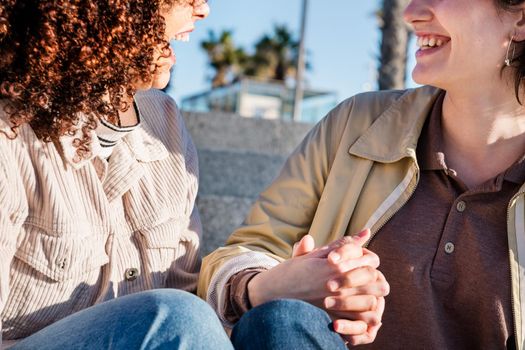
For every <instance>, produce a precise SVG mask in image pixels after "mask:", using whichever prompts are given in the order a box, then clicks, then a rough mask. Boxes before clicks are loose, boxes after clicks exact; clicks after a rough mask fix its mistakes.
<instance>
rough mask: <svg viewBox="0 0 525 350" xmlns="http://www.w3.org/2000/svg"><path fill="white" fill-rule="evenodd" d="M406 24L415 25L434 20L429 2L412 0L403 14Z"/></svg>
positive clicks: (426, 0) (427, 0)
mask: <svg viewBox="0 0 525 350" xmlns="http://www.w3.org/2000/svg"><path fill="white" fill-rule="evenodd" d="M403 18H404V20H405V22H406V23H408V24H410V25H414V24H416V23H418V22H426V21H429V20H431V19H432V10H431V6H430V1H429V0H412V1H410V3H409V4H408V5H407V7H406V8H405V11H404V12H403Z"/></svg>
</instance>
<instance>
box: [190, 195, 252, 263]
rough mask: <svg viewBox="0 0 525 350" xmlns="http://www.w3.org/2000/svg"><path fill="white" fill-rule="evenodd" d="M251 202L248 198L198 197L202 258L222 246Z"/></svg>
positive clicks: (244, 214) (239, 222)
mask: <svg viewBox="0 0 525 350" xmlns="http://www.w3.org/2000/svg"><path fill="white" fill-rule="evenodd" d="M252 202H253V201H252V200H251V199H249V198H240V197H229V196H213V195H209V196H201V195H199V197H198V199H197V207H198V208H199V214H200V216H201V221H202V227H203V232H202V240H201V255H202V256H205V255H207V254H209V253H211V252H212V251H214V250H215V249H217V248H218V247H221V246H223V245H224V243H225V242H226V239H227V238H228V237H229V236H230V234H231V233H232V232H233V230H234V229H235V228H236V227H238V226H239V225H240V224H241V223H242V221H243V220H244V218H245V217H246V215H247V214H248V211H249V209H250V207H251V205H252Z"/></svg>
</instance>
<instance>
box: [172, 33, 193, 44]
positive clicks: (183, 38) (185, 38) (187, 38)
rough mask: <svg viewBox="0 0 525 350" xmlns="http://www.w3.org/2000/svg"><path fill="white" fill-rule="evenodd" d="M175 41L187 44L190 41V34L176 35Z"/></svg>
mask: <svg viewBox="0 0 525 350" xmlns="http://www.w3.org/2000/svg"><path fill="white" fill-rule="evenodd" d="M175 40H177V41H183V42H188V41H190V34H189V33H183V34H177V35H175Z"/></svg>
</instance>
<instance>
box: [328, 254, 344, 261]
mask: <svg viewBox="0 0 525 350" xmlns="http://www.w3.org/2000/svg"><path fill="white" fill-rule="evenodd" d="M330 259H331V260H332V261H333V262H338V261H339V260H340V259H341V255H339V254H338V253H330Z"/></svg>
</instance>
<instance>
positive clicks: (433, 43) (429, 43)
mask: <svg viewBox="0 0 525 350" xmlns="http://www.w3.org/2000/svg"><path fill="white" fill-rule="evenodd" d="M445 43H446V42H445V40H443V39H441V38H436V37H431V36H425V37H423V36H420V37H418V38H417V46H419V48H421V49H425V50H426V49H430V48H433V47H439V46H441V45H443V44H445Z"/></svg>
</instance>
